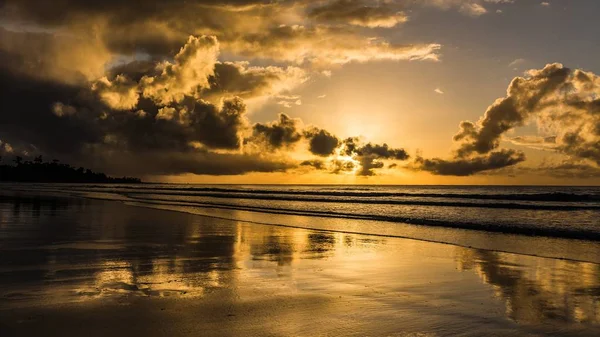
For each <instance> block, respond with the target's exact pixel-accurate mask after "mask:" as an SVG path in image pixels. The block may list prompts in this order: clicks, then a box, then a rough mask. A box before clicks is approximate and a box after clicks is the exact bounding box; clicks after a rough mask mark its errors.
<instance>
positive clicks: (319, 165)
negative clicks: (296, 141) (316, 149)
mask: <svg viewBox="0 0 600 337" xmlns="http://www.w3.org/2000/svg"><path fill="white" fill-rule="evenodd" d="M300 166H310V167H312V168H314V169H315V170H324V169H325V168H326V164H325V162H324V161H322V160H319V159H317V160H305V161H303V162H301V163H300Z"/></svg>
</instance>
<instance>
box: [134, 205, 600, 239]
mask: <svg viewBox="0 0 600 337" xmlns="http://www.w3.org/2000/svg"><path fill="white" fill-rule="evenodd" d="M129 198H130V199H132V201H135V202H140V203H147V204H158V205H170V206H186V207H189V206H193V207H199V208H216V209H226V210H237V211H250V212H259V213H267V214H282V215H300V216H310V217H322V218H338V219H350V220H374V221H386V222H391V223H404V224H411V225H420V226H435V227H445V228H455V229H468V230H478V231H487V232H497V233H504V234H518V235H526V236H545V237H553V238H566V239H578V240H585V241H600V232H598V231H595V230H588V229H583V228H577V229H570V228H564V227H563V228H557V227H541V226H531V225H524V224H503V223H491V222H488V223H485V222H467V221H446V220H437V219H424V218H411V217H405V216H393V215H377V214H356V213H344V212H331V211H318V210H298V209H290V208H278V207H259V206H249V205H233V204H219V203H210V202H195V201H179V200H177V201H175V200H169V199H144V198H140V197H136V196H129Z"/></svg>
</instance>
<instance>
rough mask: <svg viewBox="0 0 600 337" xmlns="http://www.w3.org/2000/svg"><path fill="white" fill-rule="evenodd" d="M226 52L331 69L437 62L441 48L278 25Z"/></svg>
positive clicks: (231, 44) (342, 30)
mask: <svg viewBox="0 0 600 337" xmlns="http://www.w3.org/2000/svg"><path fill="white" fill-rule="evenodd" d="M223 44H224V45H226V47H227V48H228V50H231V51H233V52H234V53H237V54H240V55H243V56H246V57H250V58H264V59H272V60H276V61H284V62H291V63H294V64H299V65H301V64H310V65H312V66H315V67H330V66H333V65H343V64H347V63H350V62H358V63H364V62H370V61H384V60H386V61H402V60H409V61H410V60H437V59H438V50H439V49H440V47H441V46H440V45H439V44H436V43H428V44H392V43H389V42H387V41H385V40H383V39H379V38H375V39H373V38H367V37H362V36H360V35H358V34H356V32H354V31H353V30H348V29H345V28H338V27H326V26H316V27H310V26H303V25H291V26H288V25H280V26H277V27H270V28H269V29H266V30H263V31H260V32H256V33H249V34H246V35H244V36H240V38H239V39H236V40H233V41H224V42H223Z"/></svg>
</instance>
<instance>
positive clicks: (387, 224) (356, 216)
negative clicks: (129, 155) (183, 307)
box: [3, 184, 600, 263]
mask: <svg viewBox="0 0 600 337" xmlns="http://www.w3.org/2000/svg"><path fill="white" fill-rule="evenodd" d="M3 186H5V187H6V188H7V189H12V190H22V191H30V192H31V191H35V192H38V193H58V194H68V195H71V196H81V197H87V198H95V199H107V200H119V201H122V202H125V203H127V204H131V205H136V206H143V207H151V208H158V209H168V210H173V211H179V212H186V213H193V214H200V215H205V216H210V217H215V218H223V219H230V220H239V221H246V222H254V223H260V224H270V225H276V226H284V227H297V228H306V229H316V230H323V231H331V232H343V233H356V234H368V235H374V236H387V237H402V238H412V239H419V240H425V241H433V242H441V243H449V244H455V245H461V246H465V247H475V248H478V249H489V250H495V251H505V252H512V253H519V254H527V255H535V256H545V257H553V258H563V259H570V260H577V261H587V262H595V263H599V262H600V187H564V186H560V187H547V186H379V185H378V186H364V185H360V186H349V185H193V184H141V185H137V184H136V185H126V184H125V185H112V184H107V185H100V184H96V185H92V184H90V185H87V184H75V185H72V184H71V185H70V184H5V185H3Z"/></svg>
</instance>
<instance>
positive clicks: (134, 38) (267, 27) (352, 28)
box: [0, 0, 440, 89]
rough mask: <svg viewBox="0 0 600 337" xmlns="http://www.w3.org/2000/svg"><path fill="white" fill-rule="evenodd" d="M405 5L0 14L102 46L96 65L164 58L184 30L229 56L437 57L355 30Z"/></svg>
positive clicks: (82, 6)
mask: <svg viewBox="0 0 600 337" xmlns="http://www.w3.org/2000/svg"><path fill="white" fill-rule="evenodd" d="M405 5H406V4H404V3H402V4H394V2H388V1H382V2H378V3H377V4H373V3H372V2H370V1H358V0H342V1H340V0H336V1H322V2H319V3H318V4H317V5H315V2H312V1H304V0H302V1H259V0H256V1H212V0H211V1H209V0H196V1H185V0H172V1H158V0H143V1H141V2H136V3H135V4H132V3H131V2H123V1H116V0H108V1H103V2H102V5H101V6H100V5H98V3H96V2H89V1H87V2H81V1H74V0H61V1H56V2H53V3H52V4H50V3H48V2H47V1H42V0H6V1H4V2H3V5H0V6H2V7H1V8H0V9H1V11H0V12H1V13H3V14H4V15H3V16H0V19H2V20H4V21H6V22H8V23H12V24H13V25H15V26H22V23H27V24H28V25H33V26H36V27H40V29H46V30H53V31H60V32H62V33H64V34H65V35H69V36H76V37H77V38H78V39H81V40H84V41H91V40H94V41H95V45H96V50H97V51H100V50H104V51H105V52H106V53H105V54H106V56H107V58H108V59H104V60H103V61H104V62H103V64H101V65H105V64H106V63H107V62H109V61H110V58H111V57H115V56H120V55H131V54H134V53H142V54H148V55H150V56H151V57H153V58H157V59H164V58H165V57H169V56H170V55H172V54H173V53H175V52H176V51H177V49H178V48H179V47H180V46H181V45H182V44H184V43H185V41H186V40H187V39H188V37H189V36H190V35H194V36H202V35H207V36H216V37H217V39H218V40H219V41H220V43H221V48H222V50H223V51H225V52H227V53H228V55H232V54H233V55H236V56H238V57H246V58H260V59H268V60H276V61H280V62H287V63H294V64H311V65H319V66H321V67H325V66H331V65H339V64H345V63H348V62H368V61H372V60H375V61H376V60H433V59H437V57H438V55H437V53H438V49H439V48H440V46H439V44H436V43H433V42H429V43H414V44H402V43H397V44H396V43H389V42H387V41H385V40H384V39H383V38H381V37H377V36H373V34H371V33H369V34H365V32H363V31H362V30H360V29H357V28H361V27H373V28H374V27H392V26H394V25H396V24H398V23H401V22H404V21H406V19H407V16H406V15H405V14H404V13H403V12H402V11H400V10H397V8H399V6H405ZM83 23H85V24H83ZM373 37H375V39H373ZM65 50H66V51H67V54H68V55H71V56H76V55H86V56H87V55H92V54H93V53H94V49H90V50H89V51H86V53H85V54H82V53H78V54H76V53H72V52H70V51H69V50H68V49H65ZM96 55H101V53H96ZM81 61H84V60H83V59H82V60H81ZM81 63H86V64H87V63H89V62H81ZM98 69H100V70H101V68H98ZM96 78H97V77H96ZM88 79H89V78H88ZM185 83H187V82H182V84H183V85H184V84H185ZM159 84H160V81H159ZM157 89H160V88H157Z"/></svg>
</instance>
